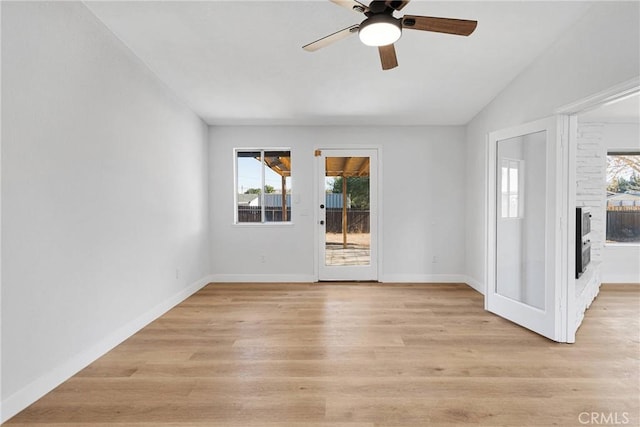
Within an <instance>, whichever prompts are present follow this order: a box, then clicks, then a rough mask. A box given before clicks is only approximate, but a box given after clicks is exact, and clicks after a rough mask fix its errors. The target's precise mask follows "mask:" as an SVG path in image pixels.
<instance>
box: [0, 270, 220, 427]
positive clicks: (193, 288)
mask: <svg viewBox="0 0 640 427" xmlns="http://www.w3.org/2000/svg"><path fill="white" fill-rule="evenodd" d="M210 282H212V279H211V277H210V276H206V277H203V278H202V279H200V280H198V281H196V282H194V283H192V284H191V285H189V286H188V287H186V288H184V289H183V290H181V291H180V292H178V293H176V294H175V295H173V296H172V297H170V298H167V299H166V300H165V301H163V302H162V303H160V304H158V305H156V306H155V307H153V308H152V309H150V310H149V311H147V312H146V313H144V314H142V315H141V316H138V317H137V318H135V319H134V320H132V321H131V322H129V323H127V324H126V325H125V326H123V327H121V328H119V329H117V330H116V331H114V332H113V333H112V334H110V335H109V336H107V337H105V338H104V339H102V340H100V342H98V343H97V344H95V345H94V346H92V347H91V348H88V349H87V350H85V351H83V352H82V353H80V354H78V355H77V356H75V357H73V358H72V359H70V360H69V361H67V362H66V363H64V364H63V365H61V366H59V367H58V368H56V369H55V370H54V371H52V372H50V373H48V374H46V375H43V376H41V377H40V378H38V379H36V380H34V381H32V382H31V383H30V384H28V385H26V386H25V387H23V388H22V389H21V390H19V391H17V392H15V393H14V394H12V395H11V396H9V397H7V398H6V399H5V400H4V401H2V403H1V407H2V419H0V423H2V422H5V421H7V420H8V419H9V418H11V417H13V416H14V415H16V414H17V413H18V412H20V411H22V410H23V409H25V408H26V407H27V406H29V405H31V404H32V403H33V402H35V401H36V400H38V399H40V398H41V397H42V396H44V395H45V394H47V393H48V392H50V391H51V390H53V389H54V388H56V387H57V386H58V385H60V384H61V383H63V382H64V381H66V380H68V379H69V378H71V377H72V376H73V375H75V374H76V373H78V372H79V371H81V370H82V369H84V368H85V367H87V366H88V365H89V364H91V363H92V362H94V361H95V360H96V359H98V358H99V357H101V356H103V355H104V354H106V353H107V352H108V351H110V350H111V349H113V348H114V347H115V346H117V345H118V344H120V343H122V342H123V341H124V340H126V339H127V338H129V337H130V336H132V335H133V334H135V333H136V332H138V331H139V330H140V329H142V328H144V327H145V326H147V325H148V324H149V323H151V322H152V321H154V320H155V319H157V318H158V317H160V316H162V315H163V314H164V313H166V312H167V311H169V310H170V309H172V308H173V307H175V306H176V305H178V304H179V303H181V302H182V301H184V300H185V299H187V298H188V297H189V296H191V295H193V294H194V293H195V292H197V291H199V290H200V289H202V288H203V287H204V286H205V285H206V284H208V283H210Z"/></svg>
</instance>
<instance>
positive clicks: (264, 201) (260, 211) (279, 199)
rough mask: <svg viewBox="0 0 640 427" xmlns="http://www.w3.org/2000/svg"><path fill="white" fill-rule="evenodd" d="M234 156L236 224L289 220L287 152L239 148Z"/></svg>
mask: <svg viewBox="0 0 640 427" xmlns="http://www.w3.org/2000/svg"><path fill="white" fill-rule="evenodd" d="M235 153H236V154H235V159H236V191H235V194H236V201H235V205H236V212H235V222H236V224H244V223H260V224H262V223H273V222H291V151H290V150H288V149H247V150H245V149H242V150H236V151H235Z"/></svg>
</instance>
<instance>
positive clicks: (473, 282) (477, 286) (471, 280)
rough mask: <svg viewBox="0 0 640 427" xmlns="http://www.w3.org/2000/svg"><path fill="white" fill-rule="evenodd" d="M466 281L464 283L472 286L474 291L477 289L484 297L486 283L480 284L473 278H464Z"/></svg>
mask: <svg viewBox="0 0 640 427" xmlns="http://www.w3.org/2000/svg"><path fill="white" fill-rule="evenodd" d="M464 278H465V280H464V282H465V283H466V284H467V285H469V286H471V287H472V288H473V289H475V290H476V291H478V292H479V293H481V294H482V295H484V290H485V289H484V283H482V282H480V281H479V280H476V279H474V278H473V277H471V276H464Z"/></svg>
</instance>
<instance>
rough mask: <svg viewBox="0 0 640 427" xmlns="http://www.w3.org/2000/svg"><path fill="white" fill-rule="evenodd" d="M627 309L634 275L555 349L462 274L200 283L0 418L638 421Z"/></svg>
mask: <svg viewBox="0 0 640 427" xmlns="http://www.w3.org/2000/svg"><path fill="white" fill-rule="evenodd" d="M639 319H640V287H639V286H637V285H603V286H602V290H601V293H600V295H599V296H598V297H597V298H596V300H595V301H594V303H593V305H592V307H591V309H590V310H588V311H587V313H586V317H585V319H584V322H583V325H582V326H581V328H580V330H579V331H578V334H577V342H576V344H572V345H568V344H558V343H554V342H551V341H549V340H547V339H545V338H543V337H541V336H539V335H537V334H535V333H532V332H530V331H528V330H526V329H524V328H522V327H519V326H517V325H514V324H512V323H510V322H508V321H506V320H504V319H502V318H500V317H498V316H494V315H492V314H490V313H488V312H486V311H484V309H483V297H482V295H480V294H478V293H477V292H475V291H474V290H472V289H471V288H469V287H467V286H465V285H462V284H418V283H411V284H375V283H363V284H361V283H357V284H353V283H330V284H310V283H303V284H297V283H233V284H231V283H222V284H210V285H208V286H206V287H205V288H203V289H202V290H201V291H200V292H198V293H196V294H195V295H193V296H192V297H190V298H188V299H187V300H186V301H184V302H183V303H182V304H180V305H178V306H177V307H175V308H173V309H172V310H170V311H169V312H167V313H166V314H165V315H164V316H162V317H161V318H159V319H157V320H156V321H154V322H152V323H151V324H150V325H149V326H147V327H146V328H144V329H143V330H141V331H139V332H138V333H136V334H135V335H133V336H132V337H131V338H129V339H128V340H127V341H125V342H124V343H122V344H121V345H119V346H118V347H116V348H115V349H113V350H112V351H111V352H109V353H108V354H106V355H105V356H103V357H102V358H100V359H98V360H97V361H95V362H94V363H92V364H91V365H89V366H88V367H87V368H85V369H84V370H82V371H80V372H79V373H78V374H76V375H75V376H74V377H72V378H71V379H69V380H68V381H66V382H65V383H63V384H61V385H60V386H59V387H57V388H56V389H55V390H53V391H52V392H51V393H49V394H47V395H46V396H44V397H43V398H42V399H40V400H39V401H37V402H36V403H34V404H33V405H31V406H30V407H29V408H27V409H26V410H24V411H22V412H21V413H20V414H18V415H16V416H15V417H14V418H13V419H12V420H10V421H9V422H7V424H6V425H7V426H45V425H46V426H69V427H71V426H158V427H170V426H171V427H177V426H184V427H188V426H194V427H196V426H197V427H201V426H208V427H217V426H225V427H235V426H243V427H253V426H267V427H270V426H283V427H300V426H305V427H307V426H310V427H391V426H421V425H436V426H459V425H464V424H474V425H481V426H515V425H518V426H547V425H549V426H551V425H561V426H571V425H576V426H579V425H582V424H581V423H580V421H579V419H578V417H579V416H580V414H581V413H583V412H589V413H591V412H602V413H605V414H609V413H613V414H618V415H617V416H618V417H619V418H620V420H624V419H627V420H628V422H627V423H626V424H627V425H640V403H639V402H640V383H639V382H638V378H640V334H639V332H640V320H639ZM623 415H624V416H625V417H626V418H622V416H623Z"/></svg>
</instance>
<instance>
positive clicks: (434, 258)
mask: <svg viewBox="0 0 640 427" xmlns="http://www.w3.org/2000/svg"><path fill="white" fill-rule="evenodd" d="M431 262H432V263H434V264H436V263H437V262H438V257H437V256H435V255H434V256H433V259H432V260H431Z"/></svg>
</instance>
